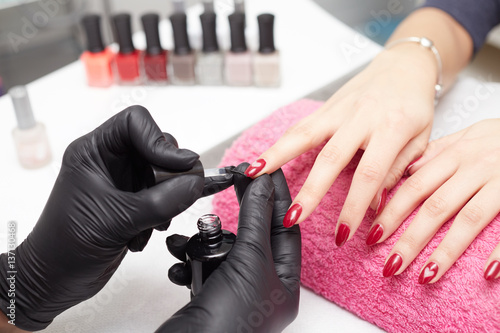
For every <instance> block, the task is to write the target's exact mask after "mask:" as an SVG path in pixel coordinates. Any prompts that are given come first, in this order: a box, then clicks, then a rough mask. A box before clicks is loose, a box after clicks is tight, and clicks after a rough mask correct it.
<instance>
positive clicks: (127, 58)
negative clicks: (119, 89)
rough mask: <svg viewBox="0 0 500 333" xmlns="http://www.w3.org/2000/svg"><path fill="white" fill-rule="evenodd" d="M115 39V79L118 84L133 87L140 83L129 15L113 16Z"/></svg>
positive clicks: (136, 52)
mask: <svg viewBox="0 0 500 333" xmlns="http://www.w3.org/2000/svg"><path fill="white" fill-rule="evenodd" d="M113 24H114V26H115V33H116V38H117V40H118V45H119V46H120V51H119V52H118V54H117V55H116V57H115V79H116V81H117V82H118V83H119V84H123V85H133V84H139V83H140V75H139V53H140V52H139V51H138V50H136V49H135V47H134V43H133V42H132V27H131V23H130V14H117V15H115V16H113Z"/></svg>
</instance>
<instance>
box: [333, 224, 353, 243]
mask: <svg viewBox="0 0 500 333" xmlns="http://www.w3.org/2000/svg"><path fill="white" fill-rule="evenodd" d="M350 233H351V229H349V226H348V225H347V224H345V223H342V224H341V225H340V226H339V230H338V231H337V235H336V236H335V244H336V245H337V246H342V245H344V244H345V242H346V240H347V238H349V234H350Z"/></svg>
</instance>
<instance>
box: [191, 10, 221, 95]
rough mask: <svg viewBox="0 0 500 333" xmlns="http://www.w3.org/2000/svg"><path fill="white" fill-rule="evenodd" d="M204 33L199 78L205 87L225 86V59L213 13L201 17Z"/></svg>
mask: <svg viewBox="0 0 500 333" xmlns="http://www.w3.org/2000/svg"><path fill="white" fill-rule="evenodd" d="M200 20H201V28H202V31H203V49H202V51H201V52H200V53H198V60H197V67H196V68H197V76H198V82H199V83H200V84H203V85H221V84H223V81H224V80H223V77H222V71H223V65H224V57H223V55H222V53H221V52H220V51H219V43H218V42H217V33H216V26H215V21H216V15H215V13H214V12H213V11H205V12H204V13H203V14H201V15H200Z"/></svg>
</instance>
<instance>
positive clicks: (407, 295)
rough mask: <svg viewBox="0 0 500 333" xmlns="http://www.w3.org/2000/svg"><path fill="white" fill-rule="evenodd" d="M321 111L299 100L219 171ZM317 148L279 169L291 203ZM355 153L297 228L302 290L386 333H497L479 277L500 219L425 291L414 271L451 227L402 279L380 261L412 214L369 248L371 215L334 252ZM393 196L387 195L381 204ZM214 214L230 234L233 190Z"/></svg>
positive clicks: (490, 292) (497, 304)
mask: <svg viewBox="0 0 500 333" xmlns="http://www.w3.org/2000/svg"><path fill="white" fill-rule="evenodd" d="M320 105H321V103H319V102H315V101H310V100H302V101H299V102H296V103H293V104H290V105H288V106H285V107H283V108H281V109H279V110H277V111H276V112H274V113H273V114H272V115H271V116H269V117H268V118H266V119H264V120H262V121H261V122H259V123H258V124H256V125H255V126H253V127H252V128H250V129H249V130H247V131H246V132H244V133H243V134H242V135H241V137H240V138H238V139H237V140H236V141H235V142H234V144H233V145H232V147H231V148H230V149H228V150H227V151H226V154H225V156H224V158H223V160H222V162H221V165H238V164H239V163H241V162H250V163H251V162H253V161H254V160H255V159H256V158H257V157H258V156H259V155H260V154H261V153H262V152H264V151H265V150H266V149H267V148H269V147H270V146H271V145H272V144H273V143H274V142H276V140H277V139H278V138H279V137H280V136H281V135H282V134H283V133H284V131H285V130H286V129H287V128H288V127H290V126H291V125H293V124H294V123H296V122H297V121H299V120H300V119H301V118H303V117H305V116H306V115H308V114H310V113H312V112H313V111H314V110H316V109H317V108H318V107H319V106H320ZM320 149H321V147H318V148H316V149H313V150H312V151H309V152H307V153H305V154H303V155H302V156H300V157H298V158H296V159H295V160H293V161H291V162H289V163H287V164H286V165H285V166H283V171H284V173H285V176H286V178H287V181H288V185H289V187H290V191H291V194H292V197H294V196H295V195H296V194H297V193H298V191H299V189H300V187H301V186H302V184H303V183H304V181H305V179H306V177H307V175H308V173H309V170H310V169H311V167H312V165H313V163H314V160H315V158H316V156H317V154H318V153H319V151H320ZM361 154H362V152H358V154H357V155H356V157H355V158H354V159H353V161H352V162H351V163H350V164H349V165H348V166H347V168H346V169H345V170H344V171H343V172H342V173H341V174H340V176H339V177H338V179H337V180H336V181H335V183H334V185H333V186H332V187H331V188H330V190H329V191H328V193H327V194H326V196H325V197H324V198H323V200H322V201H321V203H320V205H319V206H318V208H317V209H316V210H315V211H314V213H313V214H312V215H311V216H310V217H309V218H308V219H307V220H306V221H304V222H303V223H302V224H301V225H300V226H301V230H302V256H303V257H302V284H303V285H304V286H305V287H307V288H310V289H311V290H313V291H314V292H316V293H317V294H319V295H321V296H323V297H325V298H326V299H328V300H330V301H332V302H335V303H336V304H338V305H340V306H342V307H344V308H346V309H347V310H349V311H351V312H353V313H355V314H356V315H358V316H359V317H361V318H363V319H365V320H367V321H369V322H371V323H374V324H375V325H377V326H379V327H381V328H383V329H385V330H387V331H389V332H500V281H486V280H484V278H483V267H484V264H485V262H486V260H487V258H488V256H489V255H490V253H491V251H492V250H493V249H494V247H495V245H496V244H497V243H498V241H499V240H500V215H499V216H497V217H496V219H495V220H494V221H493V222H492V223H490V224H489V226H488V227H486V228H485V230H484V231H483V232H482V233H481V234H480V235H479V237H477V238H476V240H475V241H474V242H473V243H472V244H471V245H470V247H469V248H468V249H467V250H466V251H465V253H464V254H463V255H462V256H461V257H460V259H459V260H458V261H457V262H456V263H455V264H454V265H453V266H452V267H451V268H450V270H449V271H448V272H447V273H446V274H445V275H444V276H443V277H442V278H441V279H440V280H439V281H438V282H437V283H434V284H431V285H419V284H418V283H417V280H418V274H419V270H420V268H421V267H422V266H423V265H424V264H425V262H426V259H427V258H428V257H429V255H430V254H431V253H432V251H433V250H434V249H435V248H436V247H437V246H438V244H439V242H440V241H441V240H442V239H443V237H444V236H445V234H446V231H447V230H448V229H449V227H450V224H451V221H449V222H447V223H446V224H445V225H444V226H443V227H442V228H441V229H440V230H439V232H438V233H437V234H436V236H435V237H434V238H433V239H432V240H431V242H429V244H428V245H427V246H426V247H425V248H424V249H423V250H422V252H421V253H420V254H419V255H418V256H417V258H416V259H415V260H414V262H413V263H412V264H410V266H408V268H407V269H406V270H405V271H404V272H403V273H402V274H401V275H399V276H394V277H391V278H384V277H382V268H383V265H384V261H385V258H386V257H387V255H388V253H389V251H390V250H391V248H392V247H393V246H394V244H395V242H396V241H397V239H398V238H399V237H400V236H401V234H402V233H403V231H404V230H405V229H406V228H407V227H408V225H409V223H410V222H411V220H412V219H413V217H414V216H415V213H416V212H414V213H413V214H411V216H409V217H408V219H406V220H405V221H404V223H403V224H402V225H401V227H400V228H399V229H398V230H397V231H396V232H395V233H394V234H393V235H392V236H391V237H389V238H388V239H387V240H386V241H385V242H384V243H383V244H380V245H375V246H373V247H368V246H367V245H366V244H365V240H366V236H367V233H368V230H369V228H370V226H371V224H372V222H373V220H374V215H375V214H374V212H373V211H372V210H369V212H368V213H367V214H366V216H365V218H364V220H363V223H362V224H361V226H360V227H359V229H358V231H357V232H356V234H355V235H354V237H353V238H352V239H351V240H349V241H348V242H347V243H346V244H345V245H344V246H343V247H340V248H338V247H336V246H335V241H334V233H335V224H336V221H337V218H338V216H339V213H340V210H341V208H342V205H343V203H344V200H345V198H346V196H347V192H348V189H349V186H350V183H351V179H352V176H353V173H354V171H355V168H356V166H357V164H358V162H359V158H360V156H361ZM403 181H404V180H402V181H401V182H400V183H399V184H398V185H397V186H396V188H395V189H397V188H398V187H399V186H400V185H401V183H402V182H403ZM394 193H395V190H393V191H391V192H389V194H388V196H387V199H388V200H390V199H391V197H392V195H393V194H394ZM213 210H214V213H215V214H218V215H219V216H220V217H221V220H222V221H223V226H224V228H225V229H228V230H231V231H233V232H235V231H236V227H237V219H238V211H239V208H238V203H237V201H236V197H235V195H234V191H225V192H222V193H219V194H218V195H216V196H215V198H214V200H213ZM417 210H418V209H417Z"/></svg>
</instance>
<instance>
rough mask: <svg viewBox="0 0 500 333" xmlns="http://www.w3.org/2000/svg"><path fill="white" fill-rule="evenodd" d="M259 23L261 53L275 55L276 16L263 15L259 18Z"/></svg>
mask: <svg viewBox="0 0 500 333" xmlns="http://www.w3.org/2000/svg"><path fill="white" fill-rule="evenodd" d="M257 21H259V39H260V46H259V52H260V53H273V52H274V51H276V48H275V47H274V15H272V14H261V15H259V16H257Z"/></svg>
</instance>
